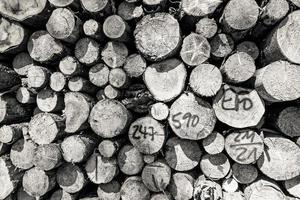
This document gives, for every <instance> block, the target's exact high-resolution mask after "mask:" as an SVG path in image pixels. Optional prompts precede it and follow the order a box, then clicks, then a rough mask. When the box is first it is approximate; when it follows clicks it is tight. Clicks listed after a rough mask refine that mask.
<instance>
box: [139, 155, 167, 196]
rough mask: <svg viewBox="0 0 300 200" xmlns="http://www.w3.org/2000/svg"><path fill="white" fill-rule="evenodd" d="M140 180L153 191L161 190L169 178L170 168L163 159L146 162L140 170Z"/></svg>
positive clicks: (164, 187)
mask: <svg viewBox="0 0 300 200" xmlns="http://www.w3.org/2000/svg"><path fill="white" fill-rule="evenodd" d="M142 180H143V183H144V184H145V185H146V187H147V188H148V189H149V190H150V191H153V192H162V191H164V190H165V189H166V187H167V185H169V183H170V180H171V168H170V167H169V166H168V165H167V164H166V163H165V161H163V160H158V161H155V162H153V163H151V164H147V165H146V166H145V167H144V169H143V171H142Z"/></svg>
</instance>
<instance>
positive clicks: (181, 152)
mask: <svg viewBox="0 0 300 200" xmlns="http://www.w3.org/2000/svg"><path fill="white" fill-rule="evenodd" d="M201 155H202V151H201V149H200V147H199V145H198V143H197V142H196V141H192V140H183V139H180V138H178V137H173V138H170V139H169V140H168V141H167V143H166V147H165V159H166V161H167V163H168V165H169V166H170V167H171V168H172V169H175V170H176V171H188V170H191V169H194V168H195V167H196V166H197V165H198V164H199V161H200V158H201Z"/></svg>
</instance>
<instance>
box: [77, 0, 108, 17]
mask: <svg viewBox="0 0 300 200" xmlns="http://www.w3.org/2000/svg"><path fill="white" fill-rule="evenodd" d="M80 3H81V6H82V8H83V9H84V10H85V11H87V12H88V13H89V14H91V15H92V16H94V17H96V18H101V17H104V16H106V15H108V14H110V13H111V12H112V5H111V1H109V0H103V1H98V0H89V1H86V0H80Z"/></svg>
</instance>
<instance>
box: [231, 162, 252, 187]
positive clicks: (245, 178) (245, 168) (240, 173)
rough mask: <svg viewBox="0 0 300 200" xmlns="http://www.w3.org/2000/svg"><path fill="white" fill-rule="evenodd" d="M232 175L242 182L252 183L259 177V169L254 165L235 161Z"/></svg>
mask: <svg viewBox="0 0 300 200" xmlns="http://www.w3.org/2000/svg"><path fill="white" fill-rule="evenodd" d="M232 176H233V178H234V179H235V180H236V181H237V182H239V183H241V184H250V183H252V182H253V181H255V180H256V179H257V177H258V171H257V168H256V167H255V166H254V165H242V164H238V163H234V164H233V165H232Z"/></svg>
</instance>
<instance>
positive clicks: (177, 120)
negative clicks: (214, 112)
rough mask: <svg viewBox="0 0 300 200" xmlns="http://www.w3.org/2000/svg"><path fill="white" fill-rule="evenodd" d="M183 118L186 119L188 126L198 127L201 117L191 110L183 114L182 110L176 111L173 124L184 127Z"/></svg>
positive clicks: (176, 126)
mask: <svg viewBox="0 0 300 200" xmlns="http://www.w3.org/2000/svg"><path fill="white" fill-rule="evenodd" d="M181 119H182V120H184V121H186V127H187V128H189V127H190V126H191V127H196V126H197V124H198V123H199V120H200V119H199V117H198V116H197V115H192V114H191V113H190V112H187V113H185V114H182V112H179V113H176V114H174V115H173V116H172V121H173V125H174V127H175V128H177V129H179V128H181V127H182V124H181Z"/></svg>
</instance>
